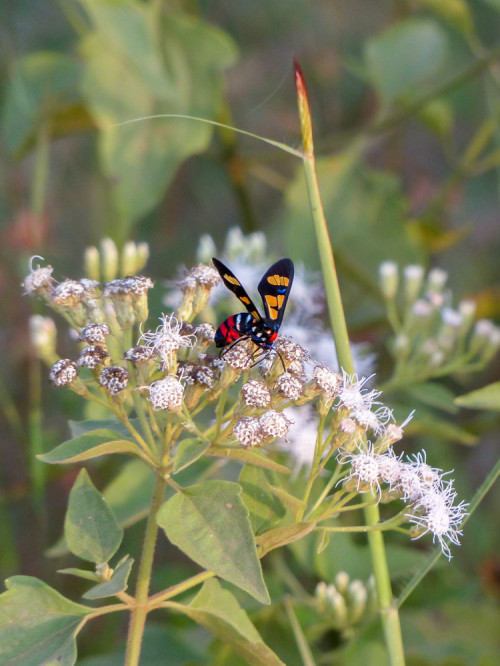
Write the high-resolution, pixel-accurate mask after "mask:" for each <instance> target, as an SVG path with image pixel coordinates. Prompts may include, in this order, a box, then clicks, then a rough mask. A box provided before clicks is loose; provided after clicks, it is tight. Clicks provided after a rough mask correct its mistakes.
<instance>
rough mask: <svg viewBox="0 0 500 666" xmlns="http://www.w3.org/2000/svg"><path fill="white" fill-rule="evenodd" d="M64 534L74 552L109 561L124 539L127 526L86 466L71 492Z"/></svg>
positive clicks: (83, 556) (84, 556) (84, 558)
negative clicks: (97, 485)
mask: <svg viewBox="0 0 500 666" xmlns="http://www.w3.org/2000/svg"><path fill="white" fill-rule="evenodd" d="M64 536H65V538H66V543H67V544H68V548H69V549H70V550H71V552H72V553H74V554H75V555H77V556H78V557H81V558H82V559H83V560H90V562H95V563H96V564H101V563H103V562H107V561H108V560H109V558H110V557H111V556H112V555H114V553H116V551H117V550H118V548H119V547H120V544H121V542H122V539H123V529H122V528H121V527H120V526H119V525H118V523H117V522H116V518H115V516H114V514H113V512H112V511H111V509H110V508H109V506H108V504H107V503H106V500H105V499H104V498H103V497H102V495H101V494H100V493H99V492H98V491H97V489H96V488H95V487H94V485H93V484H92V481H91V480H90V477H89V475H88V474H87V471H86V470H84V469H82V470H81V472H80V474H79V475H78V477H77V479H76V481H75V484H74V486H73V488H72V489H71V492H70V494H69V503H68V510H67V512H66V519H65V521H64Z"/></svg>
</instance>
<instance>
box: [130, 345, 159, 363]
mask: <svg viewBox="0 0 500 666" xmlns="http://www.w3.org/2000/svg"><path fill="white" fill-rule="evenodd" d="M157 356H158V352H157V351H156V349H154V347H146V346H145V345H139V346H137V347H132V348H131V349H127V351H126V352H125V354H124V355H123V358H124V359H125V360H126V361H130V362H131V363H134V364H140V363H147V362H148V361H150V360H151V359H154V358H156V357H157Z"/></svg>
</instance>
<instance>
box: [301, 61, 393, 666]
mask: <svg viewBox="0 0 500 666" xmlns="http://www.w3.org/2000/svg"><path fill="white" fill-rule="evenodd" d="M295 85H296V89H297V101H298V107H299V117H300V126H301V134H302V145H303V162H304V172H305V178H306V183H307V189H308V193H309V199H310V203H311V212H312V217H313V222H314V229H315V232H316V239H317V243H318V250H319V255H320V260H321V269H322V271H323V278H324V282H325V290H326V297H327V303H328V311H329V314H330V321H331V326H332V332H333V336H334V339H335V347H336V350H337V358H338V362H339V367H340V368H342V369H343V370H345V372H347V373H348V374H350V375H352V374H353V373H354V364H353V360H352V354H351V347H350V344H349V336H348V333H347V325H346V321H345V315H344V308H343V305H342V298H341V295H340V288H339V283H338V278H337V272H336V270H335V261H334V257H333V250H332V246H331V243H330V236H329V233H328V226H327V223H326V219H325V213H324V210H323V204H322V202H321V196H320V191H319V184H318V177H317V172H316V165H315V159H314V144H313V135H312V122H311V112H310V108H309V98H308V95H307V89H306V85H305V81H304V76H303V74H302V70H301V69H300V67H299V65H298V64H297V63H296V64H295ZM363 511H364V516H365V523H366V525H367V526H369V527H373V526H375V525H377V523H378V522H379V521H380V512H379V508H378V505H376V504H375V505H372V506H367V507H365V508H364V509H363ZM368 544H369V547H370V554H371V558H372V565H373V571H374V575H375V580H376V586H377V593H378V601H379V606H380V613H381V619H382V625H383V629H384V637H385V643H386V648H387V652H388V656H389V663H390V664H391V666H404V663H405V660H404V649H403V639H402V634H401V625H400V622H399V614H398V610H397V607H396V606H395V605H394V603H393V596H392V590H391V581H390V577H389V569H388V566H387V557H386V554H385V547H384V539H383V536H382V533H381V532H379V531H369V532H368Z"/></svg>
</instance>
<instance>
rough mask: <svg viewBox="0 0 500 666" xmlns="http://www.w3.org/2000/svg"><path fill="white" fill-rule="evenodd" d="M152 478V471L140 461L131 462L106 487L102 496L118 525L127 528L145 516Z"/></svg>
mask: <svg viewBox="0 0 500 666" xmlns="http://www.w3.org/2000/svg"><path fill="white" fill-rule="evenodd" d="M154 478H155V472H154V470H152V469H151V468H150V467H148V466H147V465H145V464H144V463H143V462H142V461H141V460H131V461H130V462H128V463H126V464H125V465H124V466H123V467H122V468H121V470H120V472H119V473H118V475H117V476H116V477H115V478H114V479H113V481H111V482H110V483H109V484H108V485H107V486H106V488H105V489H104V492H103V496H104V499H105V500H106V502H107V503H108V505H109V506H110V507H111V510H112V511H113V514H114V515H115V516H116V519H117V521H118V524H119V525H121V526H122V527H128V526H129V525H133V524H135V523H136V522H137V521H138V520H140V519H141V518H145V517H146V516H147V514H148V511H149V507H150V504H151V496H152V493H153V485H154Z"/></svg>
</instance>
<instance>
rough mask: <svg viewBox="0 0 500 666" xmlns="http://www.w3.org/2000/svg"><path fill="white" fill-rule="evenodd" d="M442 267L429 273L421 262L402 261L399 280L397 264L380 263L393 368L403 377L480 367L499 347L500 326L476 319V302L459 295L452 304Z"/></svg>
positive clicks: (424, 376)
mask: <svg viewBox="0 0 500 666" xmlns="http://www.w3.org/2000/svg"><path fill="white" fill-rule="evenodd" d="M447 277H448V276H447V274H446V272H445V271H443V270H442V269H440V268H433V269H431V270H430V271H429V272H428V273H427V275H426V273H425V271H424V268H423V267H422V266H419V265H410V266H406V267H405V268H404V269H403V275H402V278H403V279H402V280H401V278H400V275H399V271H398V267H397V265H396V264H395V263H394V262H392V261H386V262H384V263H383V264H381V266H380V270H379V279H380V289H381V291H382V295H383V297H384V299H385V302H386V306H387V313H388V319H389V321H390V322H391V325H392V327H393V329H394V333H395V337H394V341H393V345H392V352H393V355H394V357H395V359H396V362H397V371H398V373H399V374H402V373H403V371H404V374H405V376H407V377H411V376H417V377H422V378H426V377H431V376H433V375H436V374H440V375H442V374H445V373H446V372H450V373H451V372H454V371H456V370H460V371H461V372H463V371H466V370H468V369H480V368H482V367H485V366H486V364H487V363H488V362H489V361H491V359H492V358H493V356H494V355H495V354H496V352H497V351H498V349H499V348H500V329H499V328H498V327H496V326H495V325H494V324H493V323H492V322H490V321H488V320H486V319H481V320H479V321H475V319H474V315H475V312H476V304H475V302H474V301H472V300H463V301H461V302H460V303H459V304H458V306H456V307H453V302H452V293H451V291H448V290H447V289H446V281H447Z"/></svg>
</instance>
